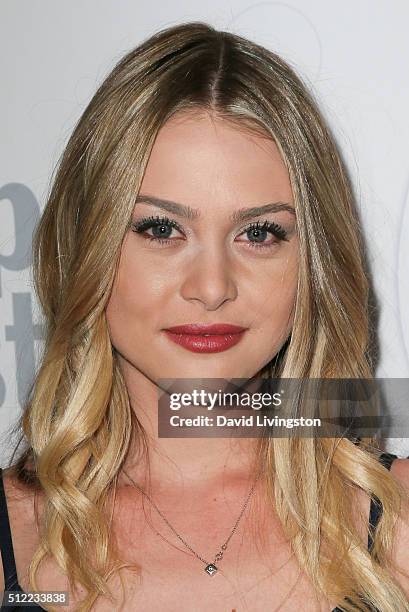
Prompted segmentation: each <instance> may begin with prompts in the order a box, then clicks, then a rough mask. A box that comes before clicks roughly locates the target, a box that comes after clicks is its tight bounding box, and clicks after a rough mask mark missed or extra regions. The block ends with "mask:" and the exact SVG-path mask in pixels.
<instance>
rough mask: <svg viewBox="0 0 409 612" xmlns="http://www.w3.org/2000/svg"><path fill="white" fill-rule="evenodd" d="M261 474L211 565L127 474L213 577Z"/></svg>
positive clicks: (258, 475)
mask: <svg viewBox="0 0 409 612" xmlns="http://www.w3.org/2000/svg"><path fill="white" fill-rule="evenodd" d="M261 472H262V470H260V471H259V473H258V474H257V477H256V479H255V480H254V483H253V485H252V487H251V489H250V492H249V494H248V495H247V497H246V500H245V502H244V505H243V507H242V509H241V512H240V514H239V516H238V518H237V520H236V522H235V524H234V527H233V529H232V530H231V533H230V535H229V537H228V538H227V540H226V541H225V543H224V544H222V545H221V547H220V549H219V551H218V552H217V553H216V555H215V557H214V561H213V563H209V562H208V561H206V559H204V558H203V557H201V556H200V555H199V554H198V553H197V552H196V551H195V550H193V548H192V547H191V546H190V544H188V543H187V542H186V541H185V540H184V538H182V536H181V535H180V534H179V533H178V532H177V531H176V529H175V528H174V527H173V526H172V525H171V524H170V522H169V521H168V519H167V518H166V516H165V515H164V514H163V512H161V510H160V509H159V508H158V506H157V505H156V504H155V502H154V501H153V499H151V498H150V497H149V495H148V494H147V493H146V492H145V491H144V490H143V489H142V488H141V487H140V486H139V485H138V484H136V482H135V481H134V480H133V479H132V478H131V477H130V476H129V475H128V474H127V476H128V478H129V480H130V481H131V482H132V483H133V484H134V485H135V487H136V488H137V489H139V491H140V492H141V493H142V495H144V496H145V497H146V498H147V500H148V501H149V502H150V503H151V504H152V506H153V507H154V508H155V510H156V512H157V513H158V514H159V515H160V516H161V517H162V519H163V520H164V521H165V523H166V524H167V525H168V527H169V528H170V529H171V530H172V532H173V533H174V534H175V536H176V537H177V538H178V539H179V540H180V541H181V542H182V544H184V545H185V546H186V548H188V549H189V550H190V551H191V552H192V553H193V554H194V555H195V557H197V558H198V559H199V560H200V561H202V562H203V563H204V564H205V565H206V567H205V570H206V572H207V573H208V574H209V575H210V576H212V575H213V574H215V573H216V572H217V570H218V568H217V566H216V563H218V562H219V561H221V560H222V558H223V553H224V551H225V550H226V549H227V545H228V543H229V542H230V539H231V538H232V536H233V534H234V532H235V531H236V529H237V526H238V524H239V522H240V519H241V517H242V516H243V514H244V511H245V509H246V507H247V504H248V502H249V500H250V497H251V495H252V494H253V491H254V488H255V486H256V483H257V481H258V479H259V477H260V475H261Z"/></svg>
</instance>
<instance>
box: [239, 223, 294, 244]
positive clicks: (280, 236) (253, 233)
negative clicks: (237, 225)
mask: <svg viewBox="0 0 409 612" xmlns="http://www.w3.org/2000/svg"><path fill="white" fill-rule="evenodd" d="M244 234H246V235H247V236H248V237H252V238H254V241H253V240H250V241H249V242H247V241H244V242H245V243H246V244H247V245H248V246H249V247H251V248H256V249H271V248H273V247H274V246H276V245H277V244H279V243H280V242H281V241H283V240H284V241H286V242H288V238H287V232H286V230H285V229H284V228H283V227H282V226H281V225H278V224H277V223H274V222H273V221H264V223H263V224H260V222H259V221H256V222H255V223H250V225H248V226H247V227H246V228H245V229H244V230H243V232H242V233H241V234H239V236H243V235H244ZM268 234H272V235H273V237H274V239H270V240H268V241H266V238H267V235H268ZM239 242H243V241H242V240H239Z"/></svg>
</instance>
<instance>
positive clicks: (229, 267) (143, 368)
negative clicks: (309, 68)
mask: <svg viewBox="0 0 409 612" xmlns="http://www.w3.org/2000/svg"><path fill="white" fill-rule="evenodd" d="M148 196H149V197H148ZM149 198H150V199H149ZM158 200H162V202H158ZM154 202H156V204H157V205H156V206H155V205H153V203H154ZM271 204H276V205H280V204H281V205H284V206H283V207H282V209H281V210H276V211H274V210H273V209H272V207H271V206H270V210H266V211H253V212H252V213H251V212H250V211H249V210H248V209H250V208H254V207H263V206H266V205H271ZM159 205H160V206H159ZM192 209H193V210H192ZM293 211H294V204H293V196H292V190H291V185H290V180H289V176H288V172H287V169H286V167H285V165H284V163H283V161H282V159H281V156H280V154H279V151H278V149H277V147H276V145H275V143H274V142H273V141H272V140H270V139H265V138H262V137H261V136H255V135H250V134H249V133H247V132H245V131H239V129H238V128H237V127H234V126H232V125H231V124H229V123H228V122H226V121H223V120H220V119H214V118H212V119H211V118H210V117H209V115H206V114H203V115H202V114H198V113H189V114H188V113H183V114H182V113H179V114H177V115H174V116H173V117H172V118H171V119H170V120H169V121H168V122H167V123H166V124H165V125H164V126H163V127H162V129H161V130H160V132H159V134H158V136H157V139H156V141H155V144H154V146H153V150H152V153H151V156H150V159H149V162H148V165H147V169H146V173H145V176H144V178H143V182H142V185H141V189H140V194H139V196H138V201H137V202H136V205H135V209H134V212H133V219H132V221H133V226H132V227H131V229H129V231H128V232H127V234H126V236H125V239H124V242H123V245H122V252H121V257H120V262H119V269H118V273H117V276H116V279H115V283H114V287H113V291H112V294H111V296H110V299H109V303H108V306H107V312H106V314H107V321H108V326H109V331H110V336H111V341H112V344H113V346H114V347H115V348H116V350H117V351H118V352H119V354H120V356H121V357H122V358H123V359H125V360H126V361H127V362H128V367H129V365H130V366H131V367H133V368H135V369H136V370H137V371H139V373H141V374H143V375H144V376H146V377H148V378H149V379H150V380H152V381H153V382H156V381H157V380H158V379H163V378H202V377H204V378H226V379H230V378H251V377H252V376H254V375H256V374H257V373H258V372H259V371H260V370H261V369H262V368H263V366H265V365H266V364H267V362H268V361H269V360H271V359H272V358H273V357H274V356H275V355H276V353H277V352H278V351H279V349H280V348H281V346H282V345H283V344H284V342H285V340H286V339H287V337H288V334H289V333H290V331H291V327H292V321H293V307H294V304H295V298H296V289H297V277H298V238H297V234H296V224H295V222H296V219H295V214H294V212H293ZM188 213H189V214H188ZM239 213H241V216H239ZM244 215H246V216H244ZM149 218H151V219H150V221H149ZM152 218H153V219H154V224H153V225H152ZM157 218H158V219H159V221H158V222H157V224H156V225H155V219H157ZM219 323H227V324H232V325H235V326H240V327H243V328H245V331H244V332H242V333H241V334H239V335H238V336H237V335H236V336H232V335H230V337H227V338H226V334H224V335H223V334H221V335H220V334H219V335H218V338H215V337H207V339H206V338H203V336H201V337H197V336H196V337H194V338H192V337H190V338H189V337H186V335H181V336H180V335H179V336H178V335H177V334H169V332H166V331H164V330H166V329H168V328H171V327H174V326H180V325H188V324H205V325H208V324H219ZM216 331H219V332H220V330H216ZM222 331H223V330H222ZM207 333H209V332H207ZM213 335H214V334H213ZM189 339H190V342H189ZM232 340H233V341H232ZM178 341H180V342H181V344H180V343H178Z"/></svg>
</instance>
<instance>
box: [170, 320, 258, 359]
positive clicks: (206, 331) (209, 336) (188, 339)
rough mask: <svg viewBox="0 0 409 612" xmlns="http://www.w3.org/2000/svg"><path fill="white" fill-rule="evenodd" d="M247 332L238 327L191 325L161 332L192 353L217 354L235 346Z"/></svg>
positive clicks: (226, 324)
mask: <svg viewBox="0 0 409 612" xmlns="http://www.w3.org/2000/svg"><path fill="white" fill-rule="evenodd" d="M246 330H247V328H245V327H240V326H239V325H230V324H228V323H214V324H211V325H205V324H203V325H202V324H200V323H192V324H189V325H176V326H174V327H169V328H167V329H165V330H163V331H164V332H165V333H166V335H167V337H168V338H169V339H170V340H172V342H175V343H176V344H179V345H180V346H182V347H183V348H185V349H187V350H189V351H192V352H194V353H219V352H221V351H226V350H227V349H229V348H231V347H233V346H235V345H236V344H237V343H238V342H240V340H241V339H242V337H243V336H244V332H245V331H246Z"/></svg>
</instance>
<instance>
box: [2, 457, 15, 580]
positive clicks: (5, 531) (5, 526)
mask: <svg viewBox="0 0 409 612" xmlns="http://www.w3.org/2000/svg"><path fill="white" fill-rule="evenodd" d="M0 552H1V558H2V561H3V573H4V582H5V586H4V589H5V590H6V591H7V590H9V591H12V590H17V589H16V586H17V585H18V578H17V569H16V561H15V558H14V550H13V541H12V539H11V530H10V521H9V513H8V510H7V501H6V494H5V492H4V483H3V470H2V469H1V468H0Z"/></svg>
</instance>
